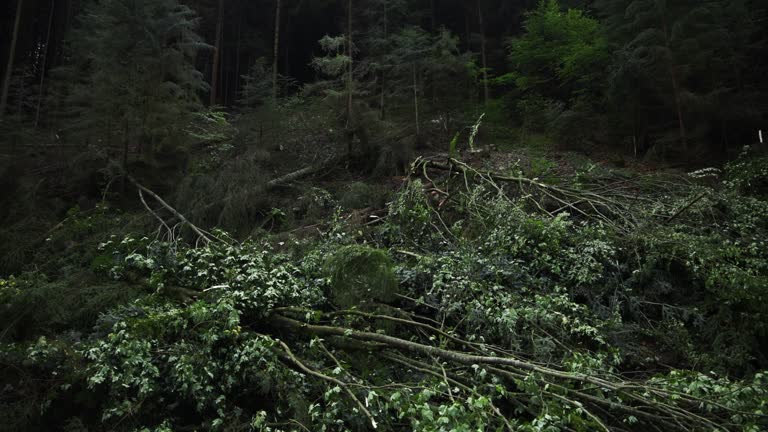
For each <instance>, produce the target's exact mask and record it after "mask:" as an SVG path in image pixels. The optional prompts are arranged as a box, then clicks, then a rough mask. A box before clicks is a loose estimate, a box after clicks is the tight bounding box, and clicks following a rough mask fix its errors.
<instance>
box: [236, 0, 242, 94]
mask: <svg viewBox="0 0 768 432" xmlns="http://www.w3.org/2000/svg"><path fill="white" fill-rule="evenodd" d="M240 7H241V10H240V12H241V14H240V17H239V18H238V20H237V42H236V43H235V102H237V100H238V98H239V95H240V58H241V53H240V40H241V35H242V31H243V18H242V4H241V5H240Z"/></svg>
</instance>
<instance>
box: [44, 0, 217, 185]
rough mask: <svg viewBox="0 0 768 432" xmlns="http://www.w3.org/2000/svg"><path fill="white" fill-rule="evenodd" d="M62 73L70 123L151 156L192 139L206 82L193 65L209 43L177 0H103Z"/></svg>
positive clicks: (103, 141) (104, 142)
mask: <svg viewBox="0 0 768 432" xmlns="http://www.w3.org/2000/svg"><path fill="white" fill-rule="evenodd" d="M81 17H82V18H81V20H80V22H79V25H78V27H77V28H76V29H75V30H74V33H73V35H72V46H71V49H70V54H69V55H70V57H71V59H72V61H71V63H70V64H68V65H67V66H66V67H63V68H60V69H59V70H58V71H57V72H58V76H59V83H58V84H59V87H60V91H62V90H63V91H64V93H65V94H64V97H65V98H66V100H65V102H66V104H65V105H67V106H68V107H69V109H68V111H66V112H65V113H63V114H64V115H65V116H66V117H67V118H66V119H65V122H66V124H67V129H69V130H70V131H71V132H72V133H74V134H77V135H79V136H80V137H82V138H83V139H85V140H86V142H88V141H90V142H92V143H93V141H95V142H96V143H98V144H99V145H100V146H101V147H103V148H105V149H107V151H109V150H111V149H113V148H114V146H113V144H112V141H113V140H114V141H119V142H120V143H121V144H122V145H121V147H122V149H121V150H122V163H123V169H125V170H127V168H128V158H129V154H130V153H131V152H132V151H134V152H137V153H140V154H141V155H142V156H144V157H145V160H147V161H148V162H149V161H150V159H151V158H153V157H154V156H157V155H158V154H159V152H161V151H166V152H167V151H175V150H177V149H178V148H179V147H180V146H182V145H183V144H184V143H185V142H186V141H185V139H186V134H185V132H184V129H185V127H186V125H187V123H188V122H189V119H190V115H191V113H192V112H193V111H194V110H195V109H197V108H198V107H199V106H200V103H199V99H198V96H197V94H198V92H201V91H205V90H206V89H207V86H206V85H205V82H204V81H203V76H202V74H201V73H199V72H198V71H197V70H196V69H195V68H194V66H193V64H192V61H193V59H194V56H195V54H196V53H197V51H198V50H199V49H201V48H204V47H208V46H207V45H205V44H203V43H202V42H201V40H200V38H199V37H198V35H197V34H196V33H195V28H196V23H197V20H196V18H195V15H194V13H193V11H192V10H191V9H189V8H188V7H186V6H183V5H181V4H180V3H179V2H178V1H177V0H103V1H100V2H94V3H91V4H90V5H88V6H87V8H86V10H85V12H84V13H83V14H82V15H81Z"/></svg>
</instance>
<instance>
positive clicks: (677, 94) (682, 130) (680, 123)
mask: <svg viewBox="0 0 768 432" xmlns="http://www.w3.org/2000/svg"><path fill="white" fill-rule="evenodd" d="M661 21H662V27H663V29H664V43H665V45H666V47H667V54H668V56H669V59H668V65H669V76H670V78H671V79H672V92H673V93H674V100H675V111H676V112H677V123H678V127H679V128H680V141H681V143H682V144H683V152H687V151H688V137H687V134H686V129H685V121H684V119H683V107H682V100H681V98H680V84H679V83H678V81H677V72H676V70H675V63H674V60H673V58H672V48H671V46H670V43H669V29H668V26H667V15H666V13H665V12H664V11H662V14H661Z"/></svg>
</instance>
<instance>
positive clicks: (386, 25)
mask: <svg viewBox="0 0 768 432" xmlns="http://www.w3.org/2000/svg"><path fill="white" fill-rule="evenodd" d="M383 4H384V40H387V39H389V10H388V8H387V2H383ZM386 90H387V82H386V72H384V69H383V68H382V69H381V101H380V102H379V107H380V109H381V112H380V118H381V120H384V119H385V118H386V117H387V112H386V96H385V94H386Z"/></svg>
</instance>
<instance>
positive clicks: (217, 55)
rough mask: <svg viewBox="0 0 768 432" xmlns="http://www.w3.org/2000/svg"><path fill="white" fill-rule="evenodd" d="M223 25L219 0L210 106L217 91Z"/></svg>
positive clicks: (222, 6)
mask: <svg viewBox="0 0 768 432" xmlns="http://www.w3.org/2000/svg"><path fill="white" fill-rule="evenodd" d="M223 25H224V0H219V15H218V19H217V20H216V42H215V45H214V46H213V65H212V67H211V101H210V103H211V106H213V105H216V101H217V100H218V97H219V95H218V89H219V68H220V65H219V62H220V61H221V44H222V37H223V32H224V29H223Z"/></svg>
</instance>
